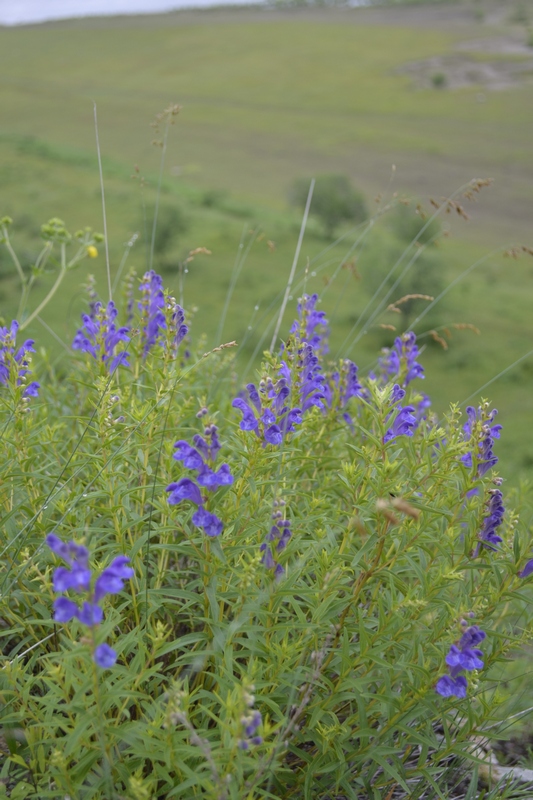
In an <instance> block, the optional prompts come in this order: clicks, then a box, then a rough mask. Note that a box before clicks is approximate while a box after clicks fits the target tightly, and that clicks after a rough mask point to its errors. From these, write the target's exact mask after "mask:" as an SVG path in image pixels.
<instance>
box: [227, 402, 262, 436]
mask: <svg viewBox="0 0 533 800" xmlns="http://www.w3.org/2000/svg"><path fill="white" fill-rule="evenodd" d="M231 405H232V407H233V408H237V409H238V410H239V411H240V412H241V413H242V420H241V421H240V423H239V428H240V429H241V430H242V431H255V430H256V429H257V428H258V427H259V422H258V421H257V419H256V416H255V414H254V412H253V411H252V409H251V408H250V406H249V405H248V403H247V402H246V401H245V400H243V399H242V397H236V398H235V400H233V402H232V404H231Z"/></svg>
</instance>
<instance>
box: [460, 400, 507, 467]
mask: <svg viewBox="0 0 533 800" xmlns="http://www.w3.org/2000/svg"><path fill="white" fill-rule="evenodd" d="M497 413H498V412H497V410H496V409H495V408H493V409H492V411H490V412H488V413H487V410H486V408H484V407H482V406H479V408H478V409H477V410H476V409H475V408H473V407H472V406H468V408H467V409H466V414H467V418H468V419H467V421H466V422H465V424H464V425H463V431H464V433H465V441H468V442H470V443H471V445H472V446H473V451H471V452H470V453H467V454H466V455H464V456H462V457H461V461H462V462H463V464H464V465H465V466H466V467H468V468H469V469H470V468H472V466H473V464H474V462H473V456H475V458H476V463H477V474H478V476H479V477H480V478H482V477H483V475H485V474H486V473H487V472H488V471H489V469H491V467H494V466H495V465H496V464H497V463H498V457H497V456H495V455H494V452H493V449H492V448H493V445H494V439H499V438H500V431H501V429H502V426H501V425H493V422H494V417H495V416H496V414H497Z"/></svg>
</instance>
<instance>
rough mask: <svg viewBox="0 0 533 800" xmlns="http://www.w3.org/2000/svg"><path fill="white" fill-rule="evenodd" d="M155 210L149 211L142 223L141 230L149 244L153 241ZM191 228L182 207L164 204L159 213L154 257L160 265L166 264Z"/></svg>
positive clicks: (174, 204)
mask: <svg viewBox="0 0 533 800" xmlns="http://www.w3.org/2000/svg"><path fill="white" fill-rule="evenodd" d="M154 216H155V208H154V209H149V210H148V213H147V215H146V220H143V221H142V225H141V227H140V230H142V231H143V232H144V235H145V238H146V239H147V241H148V244H149V245H150V244H151V241H152V228H153V223H154ZM188 228H189V220H188V218H187V215H186V213H185V212H184V211H183V209H182V208H181V206H179V205H178V204H176V203H173V204H172V205H170V204H167V203H162V204H161V205H160V206H159V209H158V211H157V219H156V228H155V239H154V255H155V257H156V259H157V261H158V263H164V262H165V260H166V259H167V258H168V256H169V255H170V253H171V251H172V249H173V248H174V247H175V245H176V244H177V242H178V241H179V237H180V236H181V234H183V233H185V232H186V231H187V230H188Z"/></svg>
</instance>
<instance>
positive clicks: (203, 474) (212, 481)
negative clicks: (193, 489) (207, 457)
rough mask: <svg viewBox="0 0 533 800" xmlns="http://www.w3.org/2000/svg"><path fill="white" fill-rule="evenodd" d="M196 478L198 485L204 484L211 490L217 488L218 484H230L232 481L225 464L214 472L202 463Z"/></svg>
mask: <svg viewBox="0 0 533 800" xmlns="http://www.w3.org/2000/svg"><path fill="white" fill-rule="evenodd" d="M196 479H197V481H198V483H199V484H200V486H206V487H207V488H208V489H211V490H212V491H214V490H215V489H218V487H219V486H230V485H231V484H232V483H233V475H232V474H231V472H230V470H229V466H228V465H227V464H222V465H221V466H220V467H219V468H218V469H217V471H216V472H213V470H212V469H211V468H210V467H208V466H207V464H204V465H203V467H202V468H201V469H200V470H199V472H198V475H197V478H196Z"/></svg>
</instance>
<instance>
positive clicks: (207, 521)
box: [191, 507, 224, 537]
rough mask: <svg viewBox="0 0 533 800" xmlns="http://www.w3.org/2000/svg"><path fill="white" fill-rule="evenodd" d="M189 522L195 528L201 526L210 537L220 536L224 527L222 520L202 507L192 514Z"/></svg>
mask: <svg viewBox="0 0 533 800" xmlns="http://www.w3.org/2000/svg"><path fill="white" fill-rule="evenodd" d="M191 522H192V523H193V525H196V527H197V528H203V529H204V532H205V533H206V535H207V536H211V537H213V536H220V534H221V533H222V531H223V529H224V525H223V523H222V520H220V519H219V518H218V517H217V516H216V515H215V514H211V513H210V512H209V511H206V510H205V508H202V507H200V508H199V509H198V511H196V512H195V513H194V514H193V515H192V519H191Z"/></svg>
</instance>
